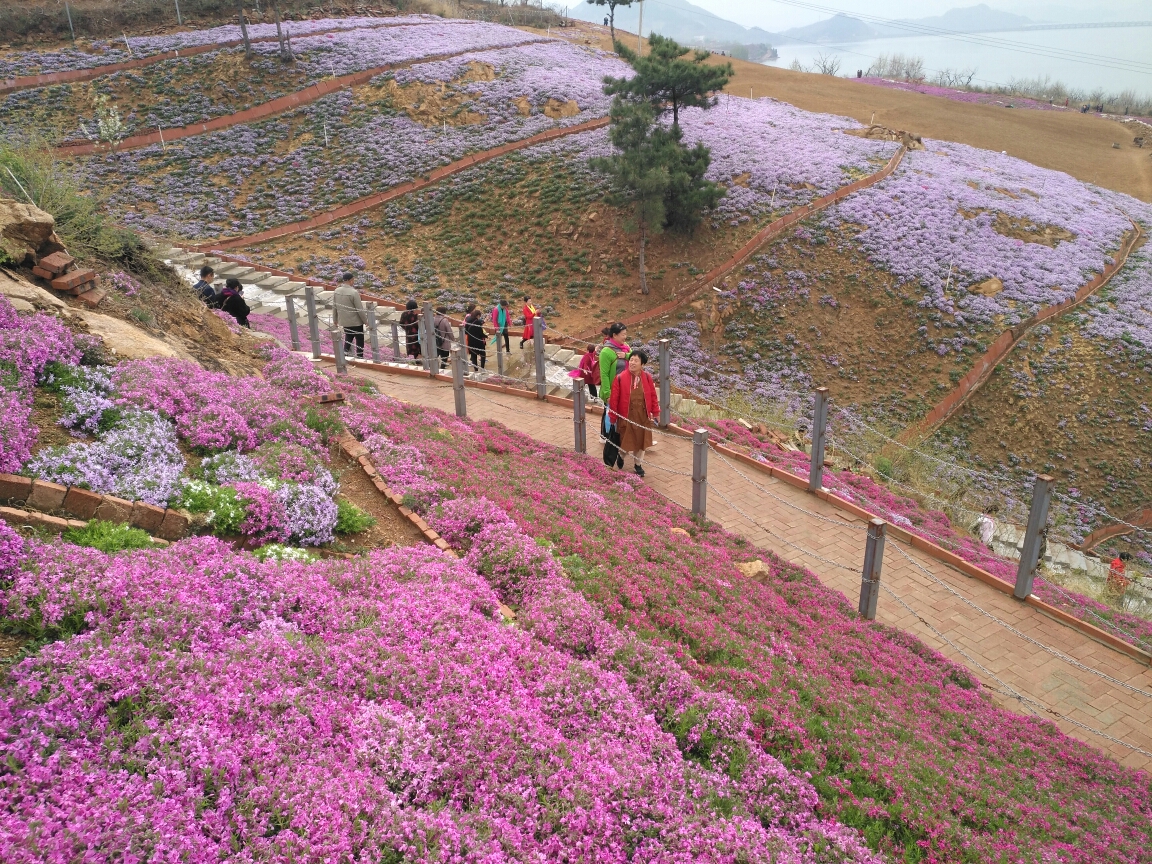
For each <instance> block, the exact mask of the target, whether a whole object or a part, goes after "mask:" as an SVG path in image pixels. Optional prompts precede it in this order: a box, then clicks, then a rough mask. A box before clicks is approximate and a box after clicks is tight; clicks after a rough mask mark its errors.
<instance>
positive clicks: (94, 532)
mask: <svg viewBox="0 0 1152 864" xmlns="http://www.w3.org/2000/svg"><path fill="white" fill-rule="evenodd" d="M64 539H65V540H67V541H68V542H69V543H75V544H76V545H77V546H91V547H92V548H93V549H99V550H100V551H101V552H107V553H109V554H111V553H113V552H123V551H124V550H125V549H151V548H152V538H151V537H149V536H148V535H147V534H146V533H145V532H143V531H141V530H140V529H139V528H129V527H128V526H127V525H118V524H116V523H115V522H104V521H102V520H100V519H93V520H92V521H91V522H89V523H88V524H87V525H85V526H84V527H83V528H69V529H68V530H67V531H65V532H64Z"/></svg>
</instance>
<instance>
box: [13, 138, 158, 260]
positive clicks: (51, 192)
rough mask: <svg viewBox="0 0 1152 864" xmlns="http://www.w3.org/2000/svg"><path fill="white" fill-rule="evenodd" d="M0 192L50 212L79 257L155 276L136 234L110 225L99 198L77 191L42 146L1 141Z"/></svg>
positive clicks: (35, 142)
mask: <svg viewBox="0 0 1152 864" xmlns="http://www.w3.org/2000/svg"><path fill="white" fill-rule="evenodd" d="M9 172H11V173H9ZM13 178H15V179H13ZM17 181H19V182H17ZM0 190H3V192H4V193H5V194H7V195H8V196H9V197H11V198H15V199H16V200H18V201H27V200H29V199H31V201H32V203H33V204H35V205H36V206H37V207H39V208H40V209H41V210H44V211H45V212H47V213H51V214H52V216H53V217H54V218H55V219H56V233H57V235H59V237H60V239H61V241H62V242H63V243H64V245H65V246H67V247H68V251H69V252H70V253H71V254H72V255H74V256H76V257H78V258H84V259H97V260H99V261H103V262H106V263H108V264H119V265H121V266H123V267H125V268H127V269H130V270H133V271H135V272H140V273H154V272H156V271H157V270H158V269H159V268H160V266H161V265H160V262H159V261H158V260H157V259H156V258H155V257H154V256H152V254H151V253H150V252H148V250H147V248H146V247H145V246H144V244H143V243H142V242H141V240H140V238H139V237H137V236H136V234H135V233H133V232H132V231H129V230H128V229H126V228H122V227H120V226H119V225H117V224H116V223H115V222H114V221H113V220H112V218H111V217H110V215H109V210H108V208H107V207H105V206H104V201H103V200H102V199H101V197H100V196H98V195H89V194H86V193H85V192H83V191H82V190H81V189H80V186H79V185H78V184H77V182H76V180H75V179H74V178H73V177H72V176H71V175H70V174H69V173H68V171H67V169H66V168H64V167H63V166H61V164H60V163H59V162H57V161H56V157H55V156H54V154H53V151H52V148H51V147H50V146H48V145H47V143H46V142H43V141H40V140H36V139H30V140H27V141H24V142H21V143H13V142H10V141H7V142H6V141H0Z"/></svg>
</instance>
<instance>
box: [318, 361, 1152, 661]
mask: <svg viewBox="0 0 1152 864" xmlns="http://www.w3.org/2000/svg"><path fill="white" fill-rule="evenodd" d="M323 360H324V361H327V362H335V361H333V360H332V358H330V357H324V358H323ZM348 363H349V365H355V366H362V367H364V368H367V369H371V370H372V371H376V372H386V373H389V374H399V375H409V376H411V375H416V376H419V377H424V378H428V377H432V376H429V374H428V373H427V372H421V371H419V370H408V369H395V368H393V367H390V366H385V365H383V364H377V363H368V362H364V361H353V360H349V361H348ZM435 378H436V380H438V381H446V382H451V380H452V379H451V378H450V377H449V376H447V375H436V376H435ZM464 386H465V387H472V388H474V389H483V390H492V391H497V392H501V393H505V394H507V395H509V396H518V397H520V398H522V399H530V400H532V401H533V402H535V401H538V400H537V398H536V394H535V393H532V392H530V391H527V390H518V389H514V388H511V387H507V386H500V385H493V384H484V383H483V382H477V381H469V380H465V382H464ZM546 401H548V402H551V403H553V404H554V405H562V406H567V407H568V408H571V407H572V400H571V399H565V398H564V397H562V396H548V397H547V399H546ZM587 411H588V412H589V413H593V414H599V413H602V411H603V409H601V408H599V407H598V406H591V405H590V406H588V407H587ZM663 431H664V432H665V433H668V434H672V435H676V436H677V437H680V438H691V437H692V432H691V431H690V430H688V429H684V428H683V427H680V426H677V425H676V424H674V423H673V424H669V425H668V426H666V427H664V429H663ZM712 446H713V447H714V448H715V449H716V450H717V452H719V453H722V454H723V455H724V456H726V457H728V458H730V459H734V460H736V461H738V462H740V463H741V464H743V465H746V466H748V467H750V468H753V469H755V470H757V471H759V472H761V473H763V474H767V475H768V476H769V477H775V478H776V479H778V480H781V481H783V482H784V483H787V484H789V485H790V486H794V487H796V488H797V489H802V490H804V491H805V492H807V491H808V480H807V478H804V477H800V476H798V475H796V474H792V473H791V472H789V471H785V470H784V469H783V468H778V467H776V466H775V465H772V464H765V463H762V462H758V461H756V460H755V459H753V458H752V457H750V456H746V455H745V454H743V453H739V452H737V451H735V450H733V449H731V448H729V447H726V446H725V445H723V444H713V445H712ZM365 453H367V450H365ZM373 470H374V469H373ZM385 488H387V487H385ZM809 494H813V495H815V496H816V497H817V498H820V499H821V500H823V501H826V502H827V503H829V504H831V505H832V506H833V507H835V508H837V509H838V510H843V511H844V512H846V513H849V514H851V515H852V516H855V517H857V518H859V519H864V520H865V521H867V520H871V519H875V518H877V516H876V514H875V513H871V512H869V511H868V510H865V509H864V508H863V507H859V506H857V505H856V504H853V503H852V502H851V501H847V500H845V499H844V498H841V497H839V496H838V495H836V494H835V493H833V492H829V491H828V490H827V489H821V490H820V491H818V492H813V493H809ZM885 522H886V523H887V527H886V528H885V531H887V533H888V535H889V536H891V537H894V538H895V539H897V540H900V541H903V542H904V543H906V544H908V545H909V546H912V547H913V548H914V549H918V550H920V551H921V552H923V553H925V554H926V555H928V556H929V557H930V558H934V559H936V560H937V561H939V562H941V563H942V564H945V565H947V566H949V567H951V568H952V569H954V570H958V571H960V572H961V573H963V574H964V575H965V576H970V577H971V578H973V579H976V580H977V581H979V582H983V583H984V584H985V585H988V586H989V587H992V588H995V589H996V590H997V591H1000V592H1001V593H1004V594H1007V595H1008V596H1010V597H1011V596H1013V592H1014V590H1015V586H1014V585H1012V584H1011V583H1009V582H1005V581H1004V580H1003V579H1000V578H998V577H996V576H994V575H993V574H991V573H989V572H988V571H987V570H983V569H981V568H980V567H977V566H976V565H975V564H973V563H971V562H970V561H965V560H964V559H963V558H961V557H960V556H959V555H957V554H955V553H954V552H950V551H949V550H947V549H945V548H944V547H943V546H939V545H937V544H936V543H933V542H932V541H931V540H926V539H924V538H923V537H921V536H920V535H918V534H913V533H911V532H909V531H905V530H904V529H903V528H900V527H899V526H897V525H893V524H892V523H891V522H889V521H888V520H885ZM417 527H419V526H417ZM1024 603H1026V604H1027V605H1029V606H1031V607H1033V608H1034V609H1036V610H1037V611H1038V612H1040V613H1042V614H1044V615H1047V616H1048V617H1049V618H1052V619H1054V620H1055V621H1058V622H1060V623H1061V624H1064V625H1066V626H1068V627H1071V628H1072V629H1073V630H1076V631H1078V632H1080V633H1082V634H1083V635H1085V636H1087V637H1088V638H1089V639H1092V640H1094V641H1096V642H1099V643H1101V644H1102V645H1105V646H1107V647H1108V648H1112V649H1113V650H1115V651H1119V652H1120V653H1121V654H1126V655H1127V656H1129V657H1131V658H1132V659H1134V660H1137V661H1139V662H1141V663H1143V664H1145V665H1147V666H1152V654H1149V653H1148V652H1146V651H1143V650H1141V649H1140V648H1137V647H1136V646H1135V645H1132V644H1130V643H1128V642H1125V641H1124V640H1123V639H1118V638H1117V637H1115V636H1113V635H1112V634H1111V633H1108V632H1107V631H1105V630H1102V629H1100V628H1099V627H1096V626H1094V625H1092V624H1089V623H1088V622H1087V621H1084V620H1082V619H1080V618H1076V617H1075V616H1073V615H1070V614H1068V613H1067V612H1064V611H1063V610H1061V609H1057V608H1056V607H1055V606H1052V605H1050V604H1048V603H1045V602H1044V601H1043V600H1040V599H1038V598H1036V597H1035V596H1034V595H1030V596H1029V597H1028V598H1027V599H1026V600H1025V601H1024Z"/></svg>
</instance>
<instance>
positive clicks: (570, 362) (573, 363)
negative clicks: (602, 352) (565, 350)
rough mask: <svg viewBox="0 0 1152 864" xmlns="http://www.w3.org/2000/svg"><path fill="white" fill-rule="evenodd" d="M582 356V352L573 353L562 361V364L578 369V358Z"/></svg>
mask: <svg viewBox="0 0 1152 864" xmlns="http://www.w3.org/2000/svg"><path fill="white" fill-rule="evenodd" d="M583 356H584V355H583V354H576V353H573V354H572V356H571V357H569V358H568V359H567V360H565V361H564V365H565V366H567V367H568V368H569V369H578V368H580V358H581V357H583Z"/></svg>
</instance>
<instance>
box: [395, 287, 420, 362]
mask: <svg viewBox="0 0 1152 864" xmlns="http://www.w3.org/2000/svg"><path fill="white" fill-rule="evenodd" d="M400 327H401V328H402V329H403V330H404V349H405V351H406V353H407V354H408V356H409V357H411V358H412V359H413V360H419V359H420V356H421V351H420V313H419V312H418V311H417V308H416V301H415V300H409V301H408V302H407V303H405V304H404V311H403V312H401V313H400ZM396 359H397V360H399V359H400V358H399V357H397V358H396Z"/></svg>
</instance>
